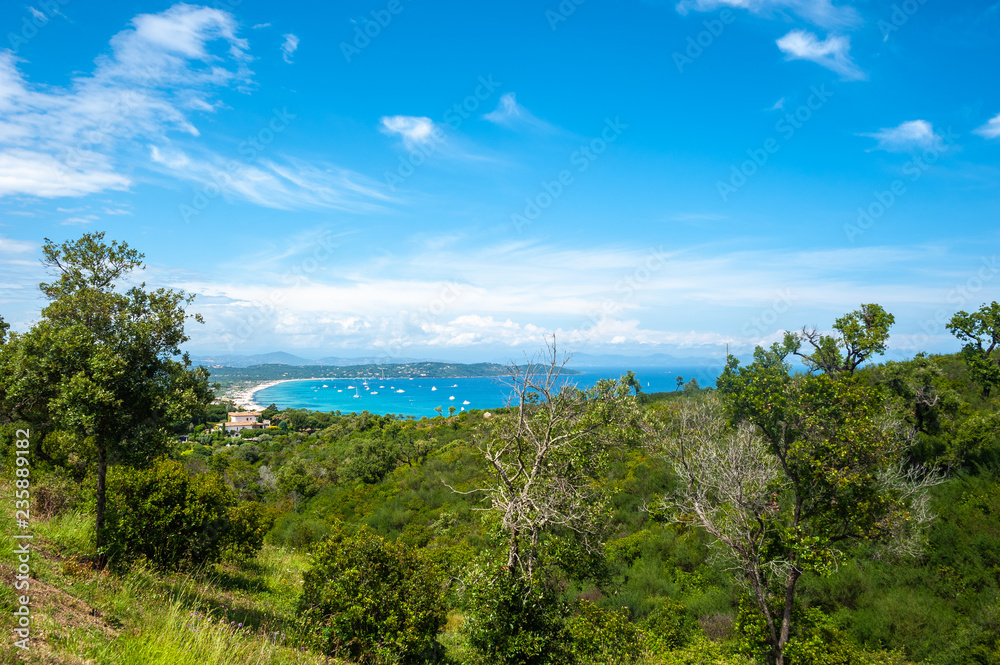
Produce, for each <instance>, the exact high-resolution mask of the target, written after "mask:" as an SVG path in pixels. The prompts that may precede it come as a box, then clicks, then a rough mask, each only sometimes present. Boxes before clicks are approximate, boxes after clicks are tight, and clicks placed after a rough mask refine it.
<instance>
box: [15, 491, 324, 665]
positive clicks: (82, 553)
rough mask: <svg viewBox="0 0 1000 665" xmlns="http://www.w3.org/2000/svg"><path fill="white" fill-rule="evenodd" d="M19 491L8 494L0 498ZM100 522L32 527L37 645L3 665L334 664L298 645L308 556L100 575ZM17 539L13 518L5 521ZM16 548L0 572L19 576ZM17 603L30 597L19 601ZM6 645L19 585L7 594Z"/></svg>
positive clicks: (287, 554) (81, 518) (87, 517)
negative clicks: (96, 563)
mask: <svg viewBox="0 0 1000 665" xmlns="http://www.w3.org/2000/svg"><path fill="white" fill-rule="evenodd" d="M9 490H12V488H8V487H2V486H0V493H7V492H8V491H9ZM93 523H94V521H93V515H92V514H90V513H88V512H86V511H85V510H68V511H65V512H62V513H60V514H58V515H56V516H53V517H50V518H49V519H47V520H44V521H42V520H34V521H33V522H32V525H31V531H30V532H31V533H32V535H33V536H34V538H33V539H32V540H31V541H30V542H31V547H32V554H31V567H32V580H31V588H30V590H29V591H28V593H30V596H31V612H32V615H31V618H32V626H31V630H32V632H31V640H30V649H29V650H27V651H24V650H22V649H17V648H15V647H14V646H13V645H12V642H13V640H6V641H5V644H4V646H3V648H2V649H0V663H46V664H53V663H56V664H62V663H65V664H67V665H82V664H87V665H105V664H107V665H112V664H114V665H140V664H141V665H158V664H163V665H167V664H169V665H188V664H190V665H202V664H204V663H218V664H219V665H237V664H238V665H246V664H249V665H291V664H293V663H294V664H296V665H299V664H312V663H332V662H336V661H333V660H331V659H329V658H327V657H325V656H322V655H320V654H317V653H316V652H314V651H311V650H309V649H308V648H305V647H304V646H303V645H302V644H300V643H299V642H298V641H297V638H296V631H295V618H296V611H295V604H296V601H297V599H298V595H299V593H300V589H301V584H302V573H303V571H304V570H305V569H306V568H307V567H308V566H309V556H308V555H307V554H304V553H302V552H299V551H296V550H293V549H284V548H276V547H270V546H265V548H264V550H263V551H262V552H261V553H260V555H259V556H258V557H256V558H255V559H254V560H252V561H248V562H244V563H241V564H234V563H223V564H214V565H212V566H208V567H205V568H202V569H198V570H193V571H188V572H184V573H164V572H161V571H158V570H155V569H153V568H151V567H149V566H145V565H142V564H138V565H135V566H133V567H131V568H130V569H129V570H127V571H118V572H114V571H108V570H96V569H95V568H94V567H93V566H92V565H90V564H89V563H88V562H89V561H90V560H91V559H90V558H89V557H91V556H92V555H94V554H96V550H95V548H94V540H93ZM0 526H2V527H3V528H4V530H5V532H6V533H16V532H18V531H19V530H18V529H16V528H15V525H14V522H13V519H12V517H11V516H6V515H4V516H2V517H0ZM15 564H16V555H15V553H14V544H13V539H11V538H5V539H0V572H2V573H3V574H4V577H5V578H6V579H8V580H11V579H12V578H13V575H14V574H15V571H14V565H15ZM17 593H25V592H24V591H19V592H17ZM0 605H2V611H3V616H2V617H0V626H2V627H3V628H4V629H6V633H7V634H8V635H10V634H11V630H12V629H13V628H14V622H13V615H12V614H11V612H12V611H13V609H15V608H16V606H17V605H16V595H15V591H14V589H13V587H12V584H9V583H7V584H4V585H3V588H2V590H0Z"/></svg>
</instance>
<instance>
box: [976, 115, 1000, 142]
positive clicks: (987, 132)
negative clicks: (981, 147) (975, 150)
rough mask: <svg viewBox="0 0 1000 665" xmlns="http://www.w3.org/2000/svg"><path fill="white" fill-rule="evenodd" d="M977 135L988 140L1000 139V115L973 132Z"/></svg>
mask: <svg viewBox="0 0 1000 665" xmlns="http://www.w3.org/2000/svg"><path fill="white" fill-rule="evenodd" d="M973 131H974V132H975V133H976V134H979V135H980V136H983V137H985V138H988V139H995V138H998V137H1000V113H998V114H997V115H995V116H993V117H992V118H990V120H989V121H988V122H987V123H986V124H985V125H983V126H982V127H978V128H976V129H974V130H973Z"/></svg>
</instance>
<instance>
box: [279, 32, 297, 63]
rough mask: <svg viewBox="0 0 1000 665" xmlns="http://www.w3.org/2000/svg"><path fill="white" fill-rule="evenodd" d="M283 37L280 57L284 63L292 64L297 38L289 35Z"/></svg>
mask: <svg viewBox="0 0 1000 665" xmlns="http://www.w3.org/2000/svg"><path fill="white" fill-rule="evenodd" d="M284 37H285V43H284V44H282V45H281V56H282V57H283V58H284V59H285V62H287V63H288V64H292V55H293V54H294V53H295V50H296V49H297V48H298V47H299V38H298V37H296V36H295V35H293V34H291V33H289V34H287V35H284Z"/></svg>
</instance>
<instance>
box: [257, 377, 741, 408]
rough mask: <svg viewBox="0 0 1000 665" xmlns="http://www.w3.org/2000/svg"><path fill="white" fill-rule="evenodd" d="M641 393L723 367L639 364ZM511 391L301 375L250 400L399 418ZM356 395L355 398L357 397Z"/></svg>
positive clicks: (586, 381)
mask: <svg viewBox="0 0 1000 665" xmlns="http://www.w3.org/2000/svg"><path fill="white" fill-rule="evenodd" d="M574 369H576V370H577V371H578V372H580V373H579V374H575V375H572V376H568V377H566V378H567V381H568V382H570V383H574V384H576V385H577V386H579V387H581V388H586V387H589V386H592V385H594V383H596V382H597V381H598V380H600V379H617V378H618V377H620V376H621V375H623V374H625V373H626V372H627V371H628V369H627V368H621V367H580V368H574ZM632 371H634V372H635V374H636V378H637V379H638V380H639V382H640V384H641V385H642V390H643V392H647V393H655V392H669V391H673V390H676V389H677V377H678V376H682V377H683V378H684V380H685V381H689V380H690V379H697V381H698V384H699V385H700V386H702V387H709V386H714V385H715V380H716V379H717V378H718V376H719V374H720V373H721V371H722V368H721V367H701V366H699V367H674V368H663V367H640V368H636V369H634V370H632ZM509 393H510V389H509V388H508V387H507V386H505V385H503V383H501V379H500V378H498V377H471V378H470V377H467V378H453V379H448V378H444V379H442V378H437V379H391V378H386V379H383V378H371V379H368V380H367V382H365V381H359V380H358V379H322V378H320V379H302V380H298V381H285V382H282V383H279V384H277V385H275V386H270V387H267V388H264V389H262V390H259V391H257V392H256V393H255V395H254V400H255V401H256V402H257V403H259V404H263V405H268V404H275V405H276V406H277V407H278V408H279V409H309V410H311V411H326V412H330V411H340V412H342V413H351V412H361V411H368V412H370V413H376V414H380V415H381V414H388V413H391V414H397V415H401V416H414V417H417V418H422V417H424V416H427V417H431V416H436V415H437V411H435V407H438V406H440V407H441V410H442V412H443V413H444V414H445V415H447V414H448V407H449V406H453V407H455V411H456V413H460V412H461V411H468V410H471V409H495V408H498V407H501V406H505V405H506V404H507V398H508V395H509ZM355 395H356V396H355Z"/></svg>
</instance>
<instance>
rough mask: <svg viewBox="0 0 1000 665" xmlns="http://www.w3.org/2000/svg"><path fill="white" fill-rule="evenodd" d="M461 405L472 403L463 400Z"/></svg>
mask: <svg viewBox="0 0 1000 665" xmlns="http://www.w3.org/2000/svg"><path fill="white" fill-rule="evenodd" d="M462 404H472V402H470V401H469V400H465V401H464V402H462Z"/></svg>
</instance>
